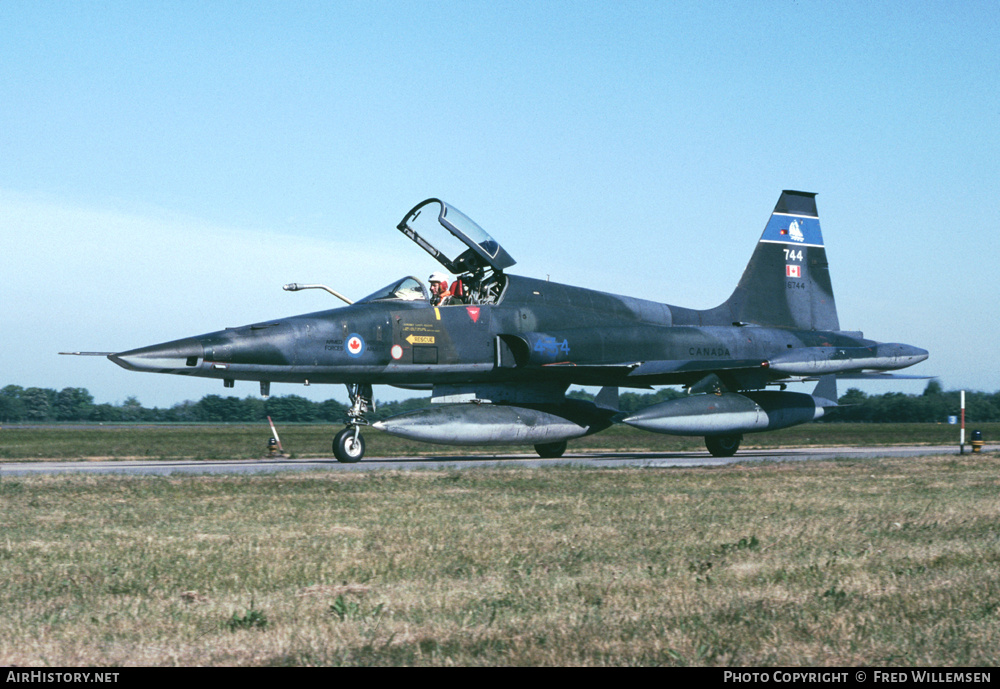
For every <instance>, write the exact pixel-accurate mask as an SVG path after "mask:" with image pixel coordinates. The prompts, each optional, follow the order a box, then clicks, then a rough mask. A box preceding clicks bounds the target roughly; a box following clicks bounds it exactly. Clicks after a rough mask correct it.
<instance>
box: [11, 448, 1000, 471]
mask: <svg viewBox="0 0 1000 689" xmlns="http://www.w3.org/2000/svg"><path fill="white" fill-rule="evenodd" d="M997 450H1000V445H987V446H986V447H984V448H983V451H984V452H995V451H997ZM965 451H966V453H967V454H968V453H969V452H970V448H969V447H968V446H967V447H966V448H965ZM938 454H942V455H957V454H958V446H957V445H921V446H918V445H914V446H891V447H810V448H793V449H771V450H752V449H751V450H741V451H740V452H738V453H737V454H736V456H735V457H729V458H724V459H723V458H717V457H712V456H711V455H709V454H708V453H707V452H705V451H704V450H702V451H698V452H667V453H664V452H585V453H584V452H580V453H568V454H566V455H565V456H563V457H560V458H559V459H540V458H539V457H537V456H535V455H528V454H496V455H476V456H472V455H468V456H445V455H441V456H423V457H371V458H366V459H365V461H363V462H359V463H358V464H341V463H339V462H337V460H335V459H332V458H331V459H303V460H293V459H259V460H228V461H223V460H200V461H187V460H176V461H172V460H155V461H154V460H134V461H131V460H125V461H69V462H62V461H55V462H4V463H0V477H8V476H27V475H40V474H136V475H161V476H170V475H179V474H265V473H278V472H284V471H385V470H402V471H409V470H414V469H469V468H473V467H487V466H489V467H546V466H567V465H568V466H581V467H601V468H613V467H652V468H661V467H698V466H719V465H723V464H733V463H736V462H759V461H763V462H804V461H810V460H823V459H835V458H845V459H849V458H856V459H864V458H871V457H916V456H921V455H938Z"/></svg>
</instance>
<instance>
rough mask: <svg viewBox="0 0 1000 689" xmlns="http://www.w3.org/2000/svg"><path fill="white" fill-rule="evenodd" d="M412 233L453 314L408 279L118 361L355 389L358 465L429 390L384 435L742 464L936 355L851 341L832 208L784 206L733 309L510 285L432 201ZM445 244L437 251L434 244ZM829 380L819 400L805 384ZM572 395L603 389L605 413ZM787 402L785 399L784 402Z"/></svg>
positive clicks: (465, 230) (463, 227) (459, 217)
mask: <svg viewBox="0 0 1000 689" xmlns="http://www.w3.org/2000/svg"><path fill="white" fill-rule="evenodd" d="M397 227H398V229H399V230H400V231H401V232H402V233H403V234H405V235H406V236H407V237H409V238H410V239H411V240H413V241H414V242H416V243H417V245H418V246H420V247H422V248H423V249H424V250H425V251H427V252H428V253H429V254H430V255H431V256H433V257H434V258H435V259H437V260H438V261H439V262H440V263H441V265H442V266H443V267H444V268H445V269H446V270H447V271H448V272H449V273H451V275H452V276H453V278H454V279H453V282H452V285H451V289H450V290H449V293H450V298H448V297H446V298H445V300H444V301H443V302H441V303H437V304H435V303H432V299H433V300H434V302H437V295H434V294H431V293H430V292H429V290H428V288H427V286H426V285H425V283H424V282H423V281H421V280H420V279H419V278H417V277H413V276H409V277H404V278H402V279H400V280H396V281H394V282H392V283H390V284H389V285H387V286H386V287H385V288H383V289H380V290H378V291H377V292H375V293H374V294H371V295H369V296H367V297H365V298H364V299H360V300H358V301H357V302H353V303H352V302H351V301H350V300H349V299H346V298H345V297H343V296H341V295H339V294H337V293H336V292H334V291H333V290H332V289H330V288H328V287H325V286H323V285H298V284H291V285H286V286H285V289H286V290H289V291H296V290H299V289H307V288H314V287H321V288H323V289H326V290H328V291H330V292H331V293H333V294H334V295H335V296H338V297H340V298H341V299H343V300H344V301H345V302H347V304H348V305H347V306H344V307H341V308H337V309H332V310H329V311H321V312H317V313H310V314H305V315H301V316H293V317H291V318H280V319H277V320H272V321H264V322H262V323H255V324H253V325H247V326H244V327H240V328H232V329H226V330H220V331H217V332H213V333H208V334H205V335H198V336H196V337H186V338H184V339H180V340H174V341H171V342H166V343H164V344H157V345H152V346H149V347H142V348H139V349H132V350H129V351H125V352H118V353H106V352H105V353H89V352H88V353H84V354H102V355H106V356H107V357H108V358H109V359H110V360H111V361H113V362H115V363H116V364H118V365H119V366H122V367H123V368H126V369H129V370H132V371H148V372H154V373H172V374H176V375H183V376H198V377H204V378H221V379H222V380H223V381H224V382H225V385H226V387H232V386H233V384H234V382H235V381H237V380H251V381H259V382H260V386H261V394H263V395H265V396H266V395H267V394H268V393H269V391H270V384H271V383H272V382H281V383H299V384H303V383H304V384H312V383H343V384H346V385H347V389H348V394H349V397H350V401H351V407H350V409H349V410H348V412H347V419H346V428H344V429H343V430H341V431H340V432H339V433H337V435H336V437H335V439H334V441H333V452H334V454H335V456H336V457H337V459H338V460H339V461H341V462H357V461H359V460H360V459H361V458H362V457H363V456H364V452H365V440H364V437H363V436H362V435H361V433H360V430H361V427H362V426H365V425H368V421H367V420H366V418H365V417H366V414H367V413H368V412H369V410H371V409H372V406H373V399H374V398H373V394H372V386H373V385H376V384H388V385H394V386H398V387H402V388H410V389H420V390H430V391H431V395H432V401H433V402H435V403H436V404H433V405H432V406H431V407H430V408H428V409H422V410H418V411H413V412H409V413H405V414H401V415H398V416H394V417H392V418H389V419H387V420H385V421H380V422H376V423H375V424H373V425H374V427H375V428H379V429H381V430H383V431H385V432H387V433H391V434H394V435H399V436H403V437H407V438H412V439H417V440H422V441H427V442H432V443H441V444H447V445H467V444H476V445H514V444H518V445H523V444H532V445H534V446H535V449H536V450H537V452H538V453H539V455H541V456H542V457H557V456H560V455H561V454H562V453H563V452H564V451H565V449H566V441H567V440H570V439H572V438H578V437H582V436H585V435H590V434H592V433H596V432H598V431H601V430H603V429H605V428H608V427H609V426H610V425H611V424H613V423H625V424H629V425H631V426H635V427H637V428H641V429H644V430H647V431H652V432H654V433H668V434H673V435H689V436H690V435H695V436H704V437H705V442H706V445H707V447H708V450H709V451H710V452H711V453H712V454H713V455H716V456H731V455H733V454H734V453H735V452H736V451H737V449H738V448H739V445H740V441H741V440H742V437H743V434H744V433H753V432H758V431H768V430H774V429H778V428H786V427H788V426H793V425H797V424H801V423H806V422H808V421H812V420H814V419H818V418H820V417H821V416H823V414H824V412H825V411H826V410H827V409H829V408H831V407H835V406H837V391H836V377H837V376H840V377H866V376H867V377H891V376H888V374H886V373H885V372H886V371H890V370H895V369H901V368H904V367H907V366H911V365H913V364H915V363H918V362H920V361H923V360H924V359H926V358H927V351H926V350H923V349H920V348H918V347H913V346H910V345H905V344H886V343H880V342H874V341H872V340H867V339H864V337H863V335H862V333H860V332H848V331H843V330H840V324H839V322H838V319H837V308H836V305H835V304H834V299H833V289H832V286H831V282H830V273H829V269H828V265H827V258H826V250H825V248H824V246H823V238H822V235H821V233H820V225H819V216H818V214H817V211H816V202H815V194H812V193H806V192H799V191H784V192H782V194H781V197H780V199H779V200H778V203H777V205H776V206H775V208H774V212H773V214H772V215H771V218H770V220H769V221H768V223H767V225H766V227H765V228H764V232H763V234H762V235H761V237H760V241H759V242H758V244H757V247H756V249H755V251H754V252H753V255H752V256H751V258H750V262H749V264H748V265H747V267H746V270H745V271H744V273H743V277H742V279H741V280H740V282H739V284H738V285H737V287H736V290H735V291H734V292H733V294H732V296H730V297H729V299H727V300H726V301H725V302H723V303H722V304H721V305H719V306H717V307H715V308H712V309H706V310H694V309H687V308H682V307H678V306H670V305H667V304H660V303H657V302H653V301H646V300H643V299H635V298H632V297H626V296H619V295H615V294H608V293H606V292H598V291H595V290H590V289H584V288H580V287H571V286H568V285H562V284H557V283H554V282H547V281H543V280H535V279H532V278H526V277H520V276H517V275H510V274H508V273H507V272H505V271H506V270H507V269H508V268H510V267H511V266H513V265H514V263H515V261H514V259H513V258H511V256H510V255H509V254H508V253H507V252H506V251H505V250H504V249H503V248H502V247H501V246H500V245H499V244H498V243H497V241H496V240H494V239H493V238H492V237H491V236H490V235H488V234H487V233H486V232H485V231H484V230H483V229H482V228H480V227H479V226H478V225H477V224H476V223H475V222H473V221H472V220H471V219H469V218H468V217H467V216H465V215H463V214H462V213H461V212H459V211H458V210H457V209H456V208H455V207H454V206H450V205H448V204H447V203H445V202H443V201H440V200H438V199H428V200H426V201H424V202H422V203H420V204H418V205H417V206H415V207H414V208H413V209H412V210H411V211H410V212H409V213H407V214H406V216H405V217H404V218H403V220H402V222H400V223H399V225H398V226H397ZM431 235H435V236H436V238H435V240H434V243H431V240H430V239H429V237H430V236H431ZM809 380H813V381H818V383H817V385H816V388H815V390H814V391H813V393H812V394H804V393H797V392H788V391H786V390H785V387H786V384H787V383H789V382H801V381H809ZM570 385H585V386H602V390H601V392H600V393H599V394H598V395H597V397H596V398H595V400H594V401H593V402H586V401H582V400H575V399H568V398H566V396H565V393H566V390H567V388H568V387H569V386H570ZM656 385H681V386H684V387H685V388H687V390H688V392H689V394H688V395H687V396H685V397H682V398H679V399H674V400H670V401H667V402H662V403H659V404H654V405H652V406H650V407H647V408H645V409H642V410H640V411H638V412H636V413H634V414H623V413H620V412H619V411H618V409H617V399H618V389H619V388H620V387H627V388H647V389H648V388H650V387H652V386H656ZM769 387H777V388H778V389H777V390H768V389H767V388H769Z"/></svg>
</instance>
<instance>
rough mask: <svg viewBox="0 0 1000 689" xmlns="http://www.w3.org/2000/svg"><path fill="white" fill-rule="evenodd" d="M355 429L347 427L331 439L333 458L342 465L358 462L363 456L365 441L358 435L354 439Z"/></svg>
mask: <svg viewBox="0 0 1000 689" xmlns="http://www.w3.org/2000/svg"><path fill="white" fill-rule="evenodd" d="M355 433H356V429H355V428H353V427H351V426H348V427H347V428H345V429H344V430H342V431H341V432H340V433H338V434H337V435H335V436H334V438H333V456H334V457H336V458H337V461H338V462H341V463H343V464H354V463H355V462H360V461H361V458H362V457H364V456H365V439H364V436H362V435H361V434H360V433H358V435H357V438H355V437H354V435H355Z"/></svg>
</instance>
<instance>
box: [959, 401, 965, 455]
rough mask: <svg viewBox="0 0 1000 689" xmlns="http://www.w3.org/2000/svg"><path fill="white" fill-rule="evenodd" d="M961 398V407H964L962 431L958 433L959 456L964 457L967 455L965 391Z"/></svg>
mask: <svg viewBox="0 0 1000 689" xmlns="http://www.w3.org/2000/svg"><path fill="white" fill-rule="evenodd" d="M959 397H960V398H961V404H960V406H961V407H962V429H961V430H960V431H959V432H958V454H960V455H964V454H965V390H962V393H961V395H960V396H959Z"/></svg>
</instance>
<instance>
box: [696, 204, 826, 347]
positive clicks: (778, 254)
mask: <svg viewBox="0 0 1000 689" xmlns="http://www.w3.org/2000/svg"><path fill="white" fill-rule="evenodd" d="M711 311H712V312H713V313H712V315H713V316H715V317H719V316H726V317H728V319H729V320H730V322H734V323H735V322H740V323H754V324H757V325H769V326H778V327H790V328H802V329H806V330H839V329H840V323H839V321H838V319H837V306H836V304H835V303H834V300H833V286H832V285H831V283H830V270H829V265H828V264H827V260H826V249H825V248H824V246H823V235H822V233H821V232H820V229H819V214H818V213H817V211H816V194H812V193H809V192H803V191H783V192H781V198H779V199H778V203H777V205H776V206H775V207H774V212H773V213H772V214H771V218H770V220H768V222H767V226H766V227H765V228H764V233H763V234H762V235H761V236H760V241H759V242H758V243H757V248H756V250H754V252H753V256H751V257H750V262H749V263H748V264H747V267H746V270H745V271H744V272H743V277H742V278H741V279H740V283H739V285H738V286H737V287H736V290H735V291H734V292H733V294H732V296H731V297H729V299H728V300H726V302H725V303H724V304H722V305H721V306H719V307H717V308H715V309H712V310H711ZM720 312H721V313H720Z"/></svg>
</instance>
